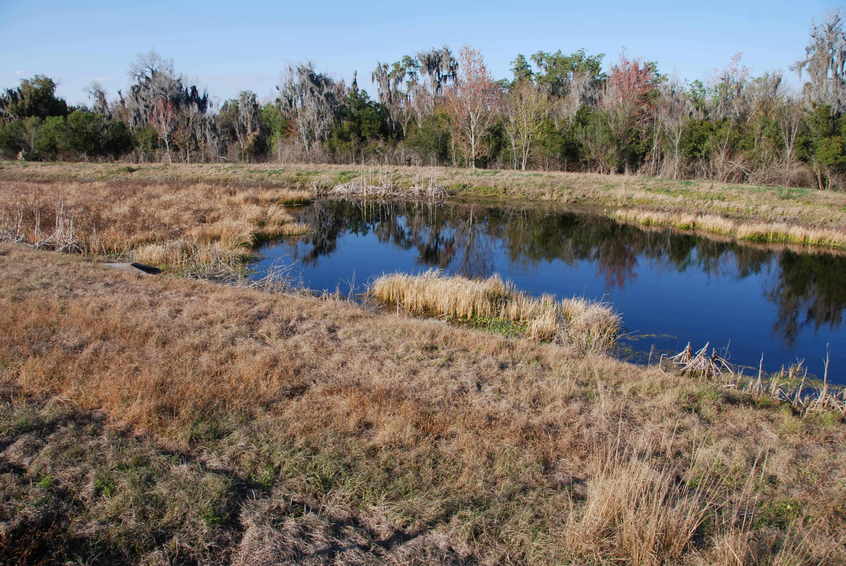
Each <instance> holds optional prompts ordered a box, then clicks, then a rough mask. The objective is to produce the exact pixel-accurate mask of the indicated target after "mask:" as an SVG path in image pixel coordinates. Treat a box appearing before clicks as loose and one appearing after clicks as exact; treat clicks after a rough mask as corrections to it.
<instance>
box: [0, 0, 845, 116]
mask: <svg viewBox="0 0 846 566" xmlns="http://www.w3.org/2000/svg"><path fill="white" fill-rule="evenodd" d="M838 8H846V2H844V1H843V0H839V1H833V0H805V1H803V2H798V1H796V0H793V1H784V0H768V1H761V0H754V1H742V0H735V1H733V2H730V1H724V0H713V1H710V2H696V3H692V2H690V3H688V2H684V1H682V2H679V1H653V2H649V1H642V2H638V3H635V2H625V1H614V2H610V1H609V2H603V1H588V2H585V1H580V2H568V1H561V0H559V1H548V0H544V1H538V2H499V1H494V0H489V1H487V2H455V1H452V2H448V1H443V0H430V1H428V2H417V3H413V4H412V3H405V2H364V1H360V2H330V1H324V2H314V1H311V2H308V1H307V2H287V1H276V2H272V1H268V2H246V1H241V2H233V1H231V0H229V1H226V2H221V1H217V0H209V1H206V2H202V3H201V2H182V1H179V0H171V1H170V2H164V1H159V0H148V1H129V2H120V1H118V2H115V1H114V0H112V1H110V2H105V1H90V0H88V1H87V0H77V1H74V2H68V1H54V0H43V1H39V2H35V1H32V0H28V1H23V0H0V37H3V45H4V48H3V49H2V51H0V88H6V87H11V86H15V85H16V84H17V83H18V81H19V80H20V78H23V77H29V76H31V75H33V74H35V73H42V74H47V75H49V76H51V77H53V78H54V79H56V80H57V81H58V82H59V94H60V95H61V96H64V97H65V98H66V99H67V100H68V101H69V102H71V103H84V102H86V101H87V98H86V94H85V90H86V87H87V86H88V85H89V84H90V83H91V82H92V81H93V80H97V81H99V82H100V83H101V84H103V86H104V87H105V88H106V90H107V91H108V92H109V94H110V95H114V94H115V93H116V91H117V90H118V89H122V88H126V86H127V83H128V77H127V70H128V68H129V65H130V63H131V62H132V61H133V60H134V59H135V58H136V57H137V55H138V54H139V53H142V52H147V51H149V50H151V49H154V50H156V51H157V52H159V54H161V55H162V56H164V57H166V58H169V59H173V61H174V63H175V66H176V69H177V71H179V72H181V73H183V74H185V75H186V76H187V77H188V78H189V79H191V80H193V81H195V82H197V84H199V85H201V86H203V87H205V88H207V89H208V90H209V92H210V94H211V95H212V97H213V99H216V100H218V101H222V100H223V99H225V98H228V97H231V96H233V95H235V94H237V92H238V91H239V90H241V89H251V90H254V91H256V92H257V93H258V94H259V96H260V97H262V98H269V97H270V96H272V93H273V85H275V84H276V83H277V82H278V80H279V77H280V76H281V74H282V71H283V69H284V68H285V67H286V66H287V65H289V64H291V63H295V62H298V61H304V60H311V61H312V62H314V63H315V65H316V66H317V68H318V69H319V70H321V71H324V72H327V73H329V74H330V75H332V76H334V77H336V78H345V79H347V80H349V79H350V78H351V77H352V74H353V71H355V70H358V72H359V76H360V83H361V84H362V86H365V87H369V86H370V81H369V76H370V71H371V70H372V69H373V67H374V65H375V63H376V62H377V61H386V62H392V61H394V60H397V59H399V58H400V57H402V55H404V54H413V53H416V52H417V51H419V50H422V49H428V48H430V47H433V46H441V45H444V44H446V45H449V46H450V47H453V48H454V49H455V50H456V51H457V50H458V49H459V48H460V47H461V46H462V45H466V44H469V45H472V46H473V47H476V48H477V49H480V50H481V51H482V53H483V54H484V55H485V57H486V59H487V61H488V64H489V67H490V69H491V71H492V72H493V74H494V76H495V78H504V77H506V76H509V63H510V61H512V60H513V59H514V56H515V55H516V54H517V53H524V54H527V55H528V54H531V53H534V52H535V51H538V50H545V51H555V50H557V49H561V50H563V51H565V52H571V51H574V50H576V49H579V48H584V49H586V50H587V51H588V52H589V53H605V54H606V61H613V60H616V59H617V57H618V55H619V54H620V53H621V51H622V50H625V53H626V54H627V55H628V56H630V57H641V58H644V59H647V60H654V61H657V62H658V65H659V68H660V69H661V70H662V71H663V72H665V73H667V74H670V75H675V76H677V77H679V78H682V79H689V80H692V79H702V80H707V79H709V78H711V77H713V75H714V73H715V71H716V69H718V68H720V67H722V66H725V65H726V64H727V63H728V61H729V59H730V58H731V56H732V55H734V54H735V53H738V52H741V53H743V59H742V60H743V63H744V64H745V65H747V66H748V67H749V68H750V69H751V70H752V72H753V73H756V74H757V73H762V72H765V71H772V70H779V69H781V70H785V71H786V70H787V68H788V67H789V66H790V64H792V63H793V62H794V61H795V60H796V59H798V58H799V57H800V56H801V55H802V53H803V50H804V47H805V44H806V43H807V37H808V29H809V27H810V25H811V23H812V22H814V21H820V20H821V19H822V18H823V17H824V16H825V15H826V13H828V12H829V11H831V10H833V9H838ZM790 78H791V80H792V81H794V82H795V78H794V76H793V75H792V74H790ZM369 90H371V94H373V91H372V89H369Z"/></svg>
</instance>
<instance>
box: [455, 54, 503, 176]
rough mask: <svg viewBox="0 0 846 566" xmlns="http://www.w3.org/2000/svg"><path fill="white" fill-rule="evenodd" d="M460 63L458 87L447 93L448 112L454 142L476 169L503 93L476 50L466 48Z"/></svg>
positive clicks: (456, 84) (456, 82)
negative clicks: (487, 132) (485, 137)
mask: <svg viewBox="0 0 846 566" xmlns="http://www.w3.org/2000/svg"><path fill="white" fill-rule="evenodd" d="M459 61H460V65H459V72H458V75H457V78H456V81H455V84H454V85H452V86H451V87H449V88H448V89H447V94H446V109H447V113H448V114H449V116H450V119H451V122H452V136H453V140H454V142H455V143H458V144H460V145H461V146H462V150H463V154H464V157H465V159H466V161H467V164H468V165H469V166H470V167H472V168H473V169H475V168H476V159H477V158H478V157H480V156H481V155H482V153H483V151H484V149H485V148H484V135H485V133H486V131H487V129H488V128H489V127H490V126H491V124H492V123H493V121H494V118H495V116H496V114H497V111H498V105H499V101H500V89H499V86H498V85H497V83H495V82H494V81H493V79H491V76H490V73H489V72H488V68H487V66H485V61H484V59H483V58H482V55H481V54H480V53H479V52H478V51H477V50H475V49H473V48H471V47H464V48H463V49H462V50H461V54H460V56H459Z"/></svg>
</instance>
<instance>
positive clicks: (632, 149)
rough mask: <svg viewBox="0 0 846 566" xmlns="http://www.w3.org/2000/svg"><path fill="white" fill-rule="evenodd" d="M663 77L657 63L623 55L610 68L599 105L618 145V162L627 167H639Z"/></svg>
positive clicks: (618, 165) (619, 166) (617, 167)
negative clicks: (646, 133)
mask: <svg viewBox="0 0 846 566" xmlns="http://www.w3.org/2000/svg"><path fill="white" fill-rule="evenodd" d="M661 80H662V78H661V76H660V75H659V74H658V72H657V69H656V65H655V63H652V62H643V61H640V60H637V59H629V58H627V57H626V56H625V55H621V56H620V60H619V62H618V63H617V64H616V65H614V66H613V67H612V68H611V73H610V75H609V76H608V80H607V81H606V83H605V88H604V90H603V92H602V97H601V99H600V102H599V106H600V108H601V109H602V111H603V115H604V116H605V119H606V120H607V122H608V129H609V131H610V134H611V139H612V140H613V141H614V143H615V145H616V154H617V157H616V162H617V163H616V164H615V166H614V167H613V169H615V170H618V169H620V168H621V166H623V167H624V168H625V170H626V171H628V170H629V169H630V168H637V165H638V164H639V163H640V161H641V159H642V157H643V154H644V153H645V148H644V146H643V144H644V143H648V142H646V139H647V138H646V136H645V129H646V127H647V126H648V125H649V121H650V120H651V118H652V115H653V112H652V111H653V106H654V102H655V99H656V97H657V87H658V85H659V83H660V82H661Z"/></svg>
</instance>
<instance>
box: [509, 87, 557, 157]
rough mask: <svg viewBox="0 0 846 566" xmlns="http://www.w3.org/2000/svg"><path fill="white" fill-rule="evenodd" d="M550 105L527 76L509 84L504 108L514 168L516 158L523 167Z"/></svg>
mask: <svg viewBox="0 0 846 566" xmlns="http://www.w3.org/2000/svg"><path fill="white" fill-rule="evenodd" d="M549 108H550V104H549V96H548V95H547V94H546V93H545V92H542V91H541V90H540V89H539V88H537V87H536V86H535V85H534V83H532V82H531V81H530V80H528V79H527V78H524V79H522V80H519V81H518V82H517V83H516V84H515V85H514V86H512V87H511V90H510V92H509V93H508V96H506V98H505V104H504V105H503V110H504V115H505V133H506V135H507V136H508V139H509V141H510V142H511V151H512V154H513V156H514V168H515V169H516V168H517V163H518V160H519V164H520V169H522V170H525V169H526V165H527V164H528V162H529V156H530V155H531V152H532V147H533V145H534V143H535V141H536V140H537V138H538V136H539V135H540V133H541V131H542V129H543V126H544V118H546V116H547V115H548V113H549Z"/></svg>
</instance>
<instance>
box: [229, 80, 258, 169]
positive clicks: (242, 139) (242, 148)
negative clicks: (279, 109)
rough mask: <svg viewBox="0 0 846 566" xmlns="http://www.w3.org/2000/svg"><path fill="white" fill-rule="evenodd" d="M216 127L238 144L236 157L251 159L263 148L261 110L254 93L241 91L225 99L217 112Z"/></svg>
mask: <svg viewBox="0 0 846 566" xmlns="http://www.w3.org/2000/svg"><path fill="white" fill-rule="evenodd" d="M218 128H219V130H220V131H221V133H223V134H224V135H225V136H226V137H227V138H228V139H229V140H231V141H234V142H235V143H237V145H238V158H239V159H241V160H245V161H251V160H252V159H254V158H255V157H256V156H257V155H258V154H259V153H260V152H261V151H263V150H264V137H263V132H262V120H261V110H260V107H259V104H258V100H257V99H256V93H254V92H252V91H248V90H245V91H241V93H240V94H239V95H238V98H236V99H232V100H227V101H226V102H224V103H223V106H222V107H221V109H220V112H219V113H218Z"/></svg>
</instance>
